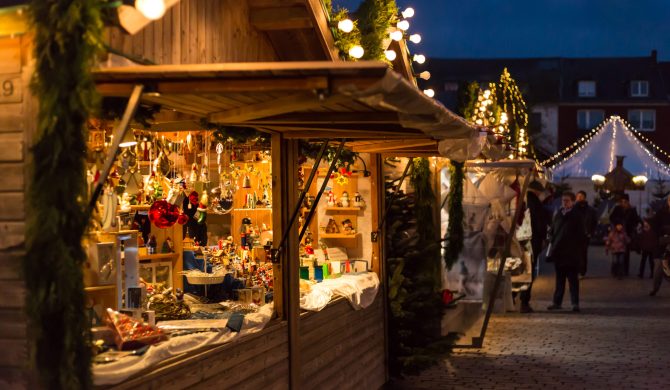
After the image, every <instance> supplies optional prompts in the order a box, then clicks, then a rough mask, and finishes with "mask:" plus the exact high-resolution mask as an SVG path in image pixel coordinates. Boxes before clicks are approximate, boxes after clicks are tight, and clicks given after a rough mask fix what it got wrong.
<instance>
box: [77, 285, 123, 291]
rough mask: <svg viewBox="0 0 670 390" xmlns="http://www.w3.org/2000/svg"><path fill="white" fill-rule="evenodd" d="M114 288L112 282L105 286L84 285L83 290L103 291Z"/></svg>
mask: <svg viewBox="0 0 670 390" xmlns="http://www.w3.org/2000/svg"><path fill="white" fill-rule="evenodd" d="M115 288H116V285H114V284H109V285H105V286H90V287H84V291H86V292H94V291H104V290H113V289H115Z"/></svg>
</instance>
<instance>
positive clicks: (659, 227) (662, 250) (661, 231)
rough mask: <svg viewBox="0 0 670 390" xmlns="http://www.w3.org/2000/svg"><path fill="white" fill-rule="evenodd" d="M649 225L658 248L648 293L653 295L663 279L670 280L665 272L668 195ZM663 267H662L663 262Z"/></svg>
mask: <svg viewBox="0 0 670 390" xmlns="http://www.w3.org/2000/svg"><path fill="white" fill-rule="evenodd" d="M651 227H652V229H654V231H655V232H656V237H657V238H658V250H657V252H656V256H655V257H654V272H653V276H654V284H653V288H652V290H651V292H650V293H649V295H651V296H654V295H656V293H658V290H659V289H660V288H661V284H662V283H663V279H668V280H670V276H668V275H667V274H666V272H665V269H666V268H668V265H667V264H668V261H669V260H670V245H668V244H670V196H669V197H668V198H667V199H666V203H665V204H664V205H663V207H661V209H660V210H658V211H657V212H656V214H655V215H654V217H653V219H652V220H651ZM664 262H665V263H666V264H665V267H664V264H663V263H664Z"/></svg>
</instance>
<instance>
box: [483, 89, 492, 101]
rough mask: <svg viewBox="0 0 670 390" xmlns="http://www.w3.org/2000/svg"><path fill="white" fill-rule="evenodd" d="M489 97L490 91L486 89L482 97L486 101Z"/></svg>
mask: <svg viewBox="0 0 670 390" xmlns="http://www.w3.org/2000/svg"><path fill="white" fill-rule="evenodd" d="M489 96H491V91H490V90H488V89H487V90H486V91H484V97H485V98H487V99H488V97H489Z"/></svg>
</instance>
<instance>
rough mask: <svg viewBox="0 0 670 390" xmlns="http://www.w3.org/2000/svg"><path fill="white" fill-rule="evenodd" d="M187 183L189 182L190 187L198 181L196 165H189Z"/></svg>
mask: <svg viewBox="0 0 670 390" xmlns="http://www.w3.org/2000/svg"><path fill="white" fill-rule="evenodd" d="M189 181H190V182H191V183H190V185H193V184H194V183H195V182H196V181H198V164H196V163H193V165H191V175H190V176H189Z"/></svg>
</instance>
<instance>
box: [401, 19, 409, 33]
mask: <svg viewBox="0 0 670 390" xmlns="http://www.w3.org/2000/svg"><path fill="white" fill-rule="evenodd" d="M398 28H399V29H401V30H402V31H407V30H409V22H408V21H406V20H401V21H399V22H398Z"/></svg>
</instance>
